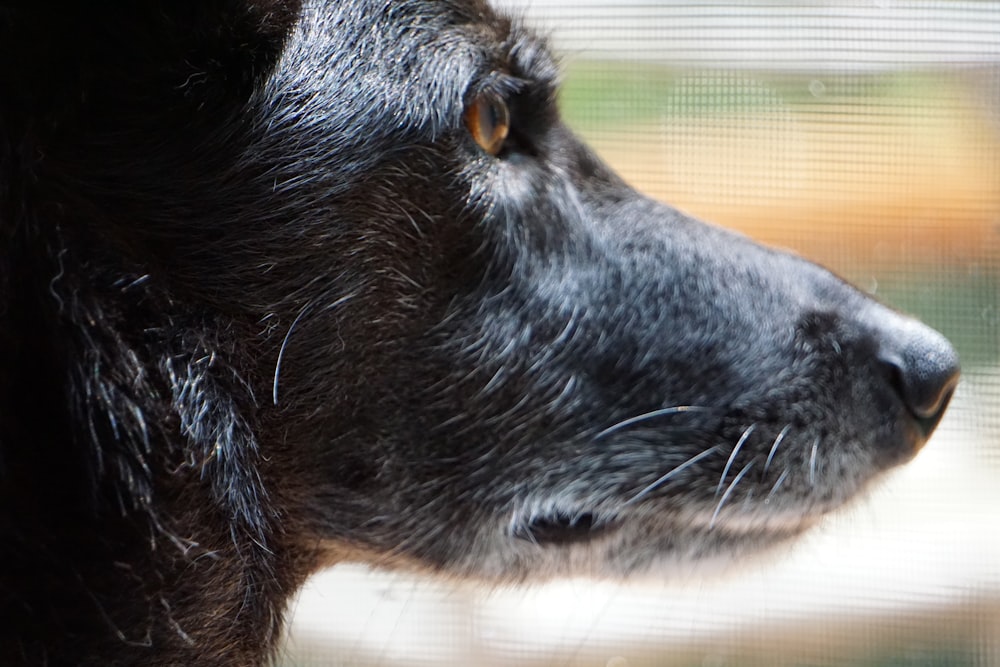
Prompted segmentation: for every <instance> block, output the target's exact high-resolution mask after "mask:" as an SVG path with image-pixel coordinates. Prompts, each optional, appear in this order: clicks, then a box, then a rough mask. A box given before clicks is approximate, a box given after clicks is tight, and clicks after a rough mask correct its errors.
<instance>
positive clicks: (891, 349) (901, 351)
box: [878, 314, 959, 436]
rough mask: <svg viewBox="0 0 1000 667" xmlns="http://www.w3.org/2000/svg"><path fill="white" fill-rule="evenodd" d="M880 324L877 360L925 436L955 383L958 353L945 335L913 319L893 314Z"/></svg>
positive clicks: (932, 428)
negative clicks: (890, 321)
mask: <svg viewBox="0 0 1000 667" xmlns="http://www.w3.org/2000/svg"><path fill="white" fill-rule="evenodd" d="M891 319H892V326H890V327H885V328H882V331H881V332H880V335H879V340H878V345H879V347H878V360H879V361H880V362H881V363H882V365H883V367H884V368H885V369H887V370H888V373H889V379H890V383H891V384H892V386H893V388H894V389H895V391H896V393H897V394H899V397H900V398H901V399H902V400H903V404H904V405H905V406H906V408H907V409H908V410H909V411H910V413H911V414H912V415H913V417H914V419H915V420H916V422H917V424H918V425H919V427H920V429H921V430H922V431H923V433H924V435H925V436H928V435H930V434H931V432H932V431H933V430H934V428H935V427H936V426H937V425H938V422H939V421H941V417H942V415H943V414H944V411H945V408H946V407H947V406H948V401H949V400H950V399H951V395H952V393H954V391H955V386H956V385H957V384H958V376H959V363H958V353H956V352H955V349H954V348H953V347H952V346H951V344H950V343H949V342H948V341H947V339H945V337H944V336H942V335H941V334H939V333H938V332H937V331H934V330H933V329H931V328H930V327H927V326H925V325H923V324H921V323H919V322H917V321H916V320H911V319H909V318H904V317H900V316H895V314H893V317H892V318H891Z"/></svg>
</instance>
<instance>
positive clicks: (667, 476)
mask: <svg viewBox="0 0 1000 667" xmlns="http://www.w3.org/2000/svg"><path fill="white" fill-rule="evenodd" d="M718 450H719V448H718V446H715V447H709V448H708V449H706V450H705V451H703V452H701V453H699V454H695V455H694V456H692V457H691V458H689V459H688V460H687V461H685V462H684V463H681V464H680V465H678V466H675V467H674V468H671V469H670V470H669V471H667V472H666V473H664V474H663V475H661V476H660V478H659V479H657V480H656V481H655V482H653V483H652V484H650V485H649V486H647V487H646V488H644V489H643V490H642V491H640V492H639V493H637V494H635V495H634V496H632V497H631V498H629V499H628V500H626V501H625V503H624V504H625V505H631V504H633V503H635V502H637V501H638V500H639V499H640V498H642V497H643V496H646V495H648V494H649V493H651V492H653V491H655V490H656V489H657V488H659V487H660V486H662V485H663V484H664V483H665V482H667V481H669V480H670V479H672V478H673V477H676V476H677V475H679V474H680V473H681V472H683V471H684V470H686V469H687V468H690V467H691V466H693V465H694V464H696V463H698V461H701V460H702V459H705V458H707V457H709V456H711V455H712V454H714V453H716V452H717V451H718Z"/></svg>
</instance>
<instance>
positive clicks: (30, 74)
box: [0, 0, 957, 665]
mask: <svg viewBox="0 0 1000 667" xmlns="http://www.w3.org/2000/svg"><path fill="white" fill-rule="evenodd" d="M40 4H42V3H31V2H27V1H26V0H25V1H23V2H22V1H19V0H3V1H2V2H0V54H2V55H3V60H2V64H0V77H2V78H0V85H2V88H0V243H2V244H3V246H2V247H3V252H2V255H0V344H2V345H0V419H2V422H0V508H2V509H0V536H2V541H0V609H2V612H3V613H2V619H3V622H2V625H0V663H3V664H5V665H6V664H49V665H63V664H86V665H133V664H144V665H168V664H180V663H189V664H199V665H201V664H206V665H207V664H231V665H247V664H258V663H261V662H265V661H266V660H267V658H268V656H269V655H270V652H271V651H272V650H273V648H274V646H275V641H276V639H277V637H278V636H279V632H280V628H281V616H282V612H283V607H284V604H285V602H286V600H287V599H288V597H289V595H290V594H291V593H292V592H294V590H295V589H296V587H297V586H298V585H299V584H300V583H301V582H302V580H303V579H304V578H305V577H306V576H307V575H308V574H309V573H310V572H312V571H314V570H315V569H316V568H318V567H320V566H322V565H323V564H326V563H329V562H334V561H337V560H344V559H358V558H361V559H366V560H369V561H372V562H374V563H376V564H380V565H386V566H400V567H418V568H424V569H430V570H434V571H441V572H446V573H450V574H453V575H458V576H466V577H475V578H484V579H489V580H522V579H529V578H533V577H543V576H549V575H553V574H564V573H590V574H595V575H602V576H626V575H628V574H629V573H630V572H633V571H636V570H647V569H650V568H664V567H669V565H670V563H671V562H677V561H683V560H688V559H692V558H704V557H709V556H714V555H724V554H734V553H739V552H741V551H744V550H747V549H753V548H757V547H759V546H763V545H766V544H771V543H774V542H776V541H780V540H783V539H786V538H788V537H791V536H793V535H795V534H797V533H798V532H800V531H801V530H802V529H804V528H805V527H807V526H808V525H810V524H811V523H813V522H814V521H815V520H816V519H817V518H819V517H820V516H822V515H823V514H824V513H826V512H827V511H829V510H830V509H833V508H835V507H837V506H839V505H840V504H841V503H842V502H844V501H845V500H846V499H848V498H849V497H851V496H853V495H855V494H856V493H857V492H858V491H859V490H861V489H862V488H863V487H864V486H865V485H866V484H867V483H868V482H869V481H870V480H871V479H872V478H873V477H875V476H877V474H878V473H880V472H881V471H883V470H885V469H886V468H888V467H890V466H892V465H894V464H897V463H900V462H902V461H905V460H907V459H909V458H910V457H911V456H912V455H913V454H914V452H915V451H916V450H917V449H918V447H919V445H920V444H921V443H922V442H923V441H924V439H925V438H926V437H927V435H929V433H930V431H931V430H932V429H933V427H934V425H935V424H936V422H937V420H938V419H939V418H940V415H941V412H942V411H943V407H944V405H945V403H946V402H947V398H948V396H949V395H950V392H951V390H952V388H953V387H954V383H955V381H956V378H957V360H956V359H955V356H954V352H953V351H952V350H951V348H950V346H948V344H947V343H946V342H945V341H944V340H943V339H942V338H941V337H940V336H938V335H937V334H936V333H934V332H932V331H930V330H929V329H926V328H925V327H922V326H921V325H919V324H917V323H915V322H913V321H912V320H909V319H906V318H904V317H902V316H900V315H897V314H895V313H893V312H891V311H889V310H888V309H885V308H883V307H882V306H879V305H877V304H875V303H874V302H872V301H871V300H869V299H868V298H867V297H865V296H863V295H861V294H860V293H858V292H856V291H854V290H853V289H851V288H849V287H848V286H846V285H844V284H843V283H842V282H840V281H839V280H838V279H836V278H835V277H833V276H831V275H830V274H828V273H826V272H825V271H823V270H822V269H819V268H817V267H815V266H814V265H811V264H809V263H807V262H805V261H803V260H800V259H797V258H795V257H792V256H789V255H786V254H782V253H778V252H775V251H771V250H767V249H764V248H761V247H759V246H756V245H754V244H753V243H751V242H750V241H748V240H747V239H745V238H743V237H739V236H736V235H734V234H731V233H728V232H725V231H722V230H720V229H717V228H714V227H710V226H708V225H705V224H703V223H700V222H697V221H695V220H692V219H690V218H688V217H686V216H684V215H682V214H680V213H678V212H677V211H675V210H673V209H670V208H668V207H666V206H663V205H661V204H657V203H654V202H651V201H649V200H647V199H644V198H643V197H641V196H640V195H638V194H637V193H636V192H634V191H633V190H631V189H629V188H628V187H627V186H626V185H625V184H623V183H622V182H621V181H620V180H619V179H618V178H617V177H616V176H615V175H614V174H613V173H611V172H610V171H609V170H608V169H607V168H606V167H605V166H603V165H602V164H601V163H600V162H599V161H598V160H597V159H596V158H595V157H594V156H593V155H592V154H591V153H590V152H589V151H588V150H587V149H586V148H585V147H584V146H583V145H581V144H580V143H579V142H578V141H577V140H576V139H575V138H574V137H573V135H572V134H571V133H570V132H569V131H568V130H567V129H566V128H565V127H564V126H563V125H562V124H561V122H560V120H559V117H558V113H557V111H556V106H555V97H556V85H557V78H558V74H557V70H556V67H555V66H554V64H553V62H552V60H551V58H550V56H549V55H548V53H547V51H546V49H545V46H544V44H542V43H541V42H540V41H539V40H538V39H537V38H535V37H534V36H532V35H531V34H530V33H528V32H527V31H525V30H524V29H523V28H521V27H520V26H517V25H512V24H511V23H510V22H509V21H508V20H507V19H505V18H502V17H498V16H496V15H494V14H493V13H492V12H491V11H490V10H489V9H488V8H487V7H486V6H485V5H484V4H482V3H480V2H478V1H477V0H438V1H431V0H405V1H398V2H397V1H389V0H350V1H345V2H332V1H331V2H327V3H322V2H318V1H317V2H307V3H305V5H304V6H302V7H299V6H297V5H296V4H295V3H278V2H264V1H260V2H247V3H242V2H236V1H235V0H232V1H230V0H213V1H211V2H171V3H167V2H161V3H127V4H123V5H121V6H117V7H109V6H106V5H104V4H95V3H81V4H80V5H79V6H77V7H75V8H68V9H66V8H62V7H61V6H60V7H56V6H50V7H49V6H46V7H41V6H39V5H40ZM484 94H490V95H492V96H494V97H496V98H500V99H503V100H505V101H506V103H507V104H508V105H509V107H510V109H511V117H512V123H511V135H510V137H509V138H508V140H507V142H506V144H505V146H504V148H503V150H502V152H501V153H500V154H499V155H498V156H496V157H494V156H491V155H489V154H487V153H486V152H484V151H483V150H482V149H480V148H479V147H478V146H477V145H476V143H475V142H474V141H473V139H472V137H471V136H470V134H469V131H468V129H467V128H466V127H465V125H464V123H463V110H464V108H465V107H466V106H467V105H469V104H471V103H473V101H474V100H476V99H477V97H478V96H479V95H484Z"/></svg>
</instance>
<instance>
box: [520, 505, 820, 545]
mask: <svg viewBox="0 0 1000 667" xmlns="http://www.w3.org/2000/svg"><path fill="white" fill-rule="evenodd" d="M830 511H832V510H827V509H823V510H819V509H818V510H814V511H809V512H802V511H797V510H789V509H781V510H772V509H768V508H766V506H762V507H760V508H758V509H757V510H756V511H742V510H737V511H731V512H723V513H718V514H717V513H715V512H714V508H713V509H708V508H704V509H702V510H695V511H691V512H684V513H683V514H679V515H675V516H673V517H671V518H670V519H667V520H664V519H663V518H662V517H656V516H655V515H648V514H645V513H644V514H642V515H635V516H630V515H629V514H628V513H624V514H620V515H616V516H615V517H613V518H602V519H601V520H599V521H598V520H596V519H595V517H596V516H599V514H598V512H596V511H587V510H583V509H581V510H580V511H578V512H575V513H573V515H572V518H570V515H568V514H567V515H563V516H555V517H553V516H540V517H536V518H534V519H533V520H532V521H530V522H528V523H526V524H523V525H522V526H520V527H519V528H517V529H515V530H513V531H512V532H511V533H510V535H511V536H512V537H514V538H516V539H519V540H524V541H527V542H532V543H535V544H537V545H539V546H556V547H558V546H572V545H576V544H583V543H587V542H590V541H595V540H600V539H602V538H605V537H609V536H611V535H613V534H615V533H618V532H620V531H622V530H633V531H643V532H646V533H647V534H650V535H656V534H662V533H666V532H668V531H673V530H677V529H680V530H684V531H697V532H701V533H714V534H718V535H725V536H732V537H741V536H751V537H761V538H769V539H781V538H785V537H792V536H795V535H798V534H800V533H802V532H805V531H807V530H809V529H810V528H812V527H813V526H814V525H816V524H817V523H819V522H821V521H822V520H823V519H824V518H825V517H826V516H827V515H828V514H829V512H830Z"/></svg>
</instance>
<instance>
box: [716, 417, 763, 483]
mask: <svg viewBox="0 0 1000 667" xmlns="http://www.w3.org/2000/svg"><path fill="white" fill-rule="evenodd" d="M756 428H757V423H756V422H754V423H753V424H750V426H748V427H747V428H746V429H745V430H744V431H743V435H741V436H740V439H739V440H737V441H736V446H735V447H733V453H732V454H730V455H729V460H728V461H726V467H725V468H723V469H722V476H721V477H719V485H718V486H716V487H715V495H716V496H718V495H719V494H720V493H722V485H723V484H725V483H726V477H727V476H728V475H729V469H730V468H732V467H733V463H734V462H735V461H736V457H737V456H738V455H739V453H740V450H741V449H742V448H743V445H744V444H745V443H746V441H747V439H748V438H749V437H750V435H751V434H752V433H753V432H754V429H756Z"/></svg>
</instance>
